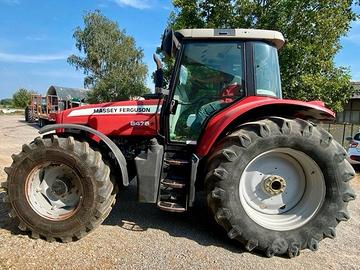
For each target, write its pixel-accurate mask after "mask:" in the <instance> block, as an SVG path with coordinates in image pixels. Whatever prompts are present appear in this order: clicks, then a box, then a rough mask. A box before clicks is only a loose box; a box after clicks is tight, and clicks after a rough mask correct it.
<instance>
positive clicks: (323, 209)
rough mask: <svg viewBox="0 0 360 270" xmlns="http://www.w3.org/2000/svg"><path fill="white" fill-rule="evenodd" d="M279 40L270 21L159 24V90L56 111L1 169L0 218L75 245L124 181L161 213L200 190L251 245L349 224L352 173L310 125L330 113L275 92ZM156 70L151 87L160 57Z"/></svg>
mask: <svg viewBox="0 0 360 270" xmlns="http://www.w3.org/2000/svg"><path fill="white" fill-rule="evenodd" d="M283 44H284V38H283V36H282V34H281V33H279V32H275V31H268V30H244V29H225V30H223V29H186V30H180V31H177V32H173V31H172V30H166V31H165V33H164V37H163V41H162V49H163V53H164V54H165V55H173V56H176V62H175V66H174V68H173V73H172V76H171V80H170V85H169V88H168V89H167V90H161V91H160V93H157V94H153V95H150V96H147V97H145V98H144V100H129V101H120V102H110V103H104V104H95V105H87V106H83V107H80V108H73V109H69V110H66V111H63V112H61V113H59V114H58V115H57V119H56V122H57V124H55V125H50V126H47V127H45V128H43V129H41V130H40V134H45V133H47V135H44V136H43V137H38V138H36V139H35V140H34V141H33V142H31V143H30V144H25V145H24V146H23V148H22V151H21V153H20V154H18V155H13V156H12V158H13V163H12V165H11V167H9V168H6V169H5V171H6V173H7V174H8V179H7V182H6V183H4V186H3V187H4V189H5V190H6V191H7V196H6V198H5V201H6V202H7V203H9V204H10V206H11V211H10V213H9V215H10V216H11V217H13V218H15V219H16V220H17V221H18V224H19V228H20V229H21V230H23V231H29V232H30V235H31V237H33V238H39V237H40V238H43V239H46V240H48V241H54V240H57V241H62V242H69V241H74V240H78V239H80V238H82V237H84V236H85V235H87V234H88V233H89V232H91V231H92V230H93V229H94V228H96V227H97V226H99V225H100V224H101V223H102V222H103V221H104V219H105V218H106V217H107V216H108V215H109V213H110V211H111V209H112V206H113V205H114V203H115V196H116V193H117V190H118V188H117V187H118V186H127V185H129V182H130V181H131V180H132V179H133V178H134V177H135V176H136V178H137V185H138V200H139V201H140V202H144V203H154V204H156V205H157V207H159V208H160V209H161V210H164V211H170V212H185V211H186V210H188V208H190V207H192V206H193V204H194V200H195V197H196V192H197V191H201V190H204V191H205V192H206V195H207V196H206V198H207V203H208V206H209V208H210V212H211V213H212V215H213V216H214V218H215V220H216V222H217V223H218V224H219V225H220V226H222V227H223V228H224V230H225V231H226V233H227V235H228V237H229V238H231V239H236V240H238V241H239V242H241V243H242V244H243V245H244V246H245V247H246V249H247V250H249V251H251V250H253V249H255V248H256V249H259V250H263V251H264V252H265V254H266V255H267V256H269V257H271V256H273V255H281V254H287V255H288V256H290V257H294V256H297V255H298V254H299V252H300V250H302V249H305V248H308V249H310V250H313V251H314V250H317V249H318V244H319V242H320V241H321V240H322V239H323V238H326V237H329V238H334V237H335V227H336V226H337V225H338V223H339V222H340V221H346V220H348V219H349V214H348V212H347V210H346V209H347V205H348V202H349V201H351V200H354V199H355V194H354V192H353V191H352V190H351V188H350V186H349V180H351V179H352V178H353V177H354V175H355V173H354V170H353V168H352V167H351V166H350V165H349V163H348V162H347V160H346V151H345V150H344V149H343V147H342V146H341V145H340V144H338V143H337V142H336V141H335V140H333V138H332V136H331V135H330V134H329V133H328V132H326V131H325V130H323V129H322V128H320V127H318V126H317V125H316V124H315V123H316V122H332V121H333V120H334V119H335V118H334V116H335V114H334V113H333V112H332V111H330V110H329V109H327V108H325V106H324V103H323V102H320V101H312V102H301V101H296V100H287V99H282V93H281V85H280V72H279V64H278V54H277V51H278V49H280V48H281V47H282V46H283ZM155 77H156V85H157V86H160V87H161V85H162V70H161V67H160V65H159V69H158V70H157V72H156V76H155ZM49 132H52V133H49Z"/></svg>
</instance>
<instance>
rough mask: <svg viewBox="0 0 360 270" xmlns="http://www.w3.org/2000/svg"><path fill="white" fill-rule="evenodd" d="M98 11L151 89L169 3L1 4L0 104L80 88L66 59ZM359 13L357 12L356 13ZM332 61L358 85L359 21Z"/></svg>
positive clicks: (13, 0)
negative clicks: (126, 41)
mask: <svg viewBox="0 0 360 270" xmlns="http://www.w3.org/2000/svg"><path fill="white" fill-rule="evenodd" d="M96 9H98V10H100V11H101V12H102V13H103V14H104V15H105V16H106V17H108V18H110V19H111V20H114V21H116V22H117V23H118V24H119V26H120V28H122V29H125V31H126V33H127V34H129V35H131V36H133V37H134V38H135V40H136V45H137V47H140V48H142V49H143V51H144V55H145V57H144V62H145V63H146V64H147V65H148V67H149V76H148V79H147V82H146V84H147V85H148V86H149V87H150V89H153V88H154V86H153V84H152V81H151V79H150V74H151V72H152V71H153V70H155V65H154V63H153V60H152V54H153V53H154V52H155V50H156V47H157V46H159V44H160V36H161V34H162V33H163V31H164V28H165V27H166V25H167V20H168V15H169V13H170V11H171V10H172V9H173V7H172V4H171V0H81V1H74V0H61V1H60V0H46V1H44V0H0V99H3V98H8V97H11V96H12V94H13V93H14V92H15V91H16V90H17V89H19V88H22V87H23V88H27V89H32V90H35V91H37V92H39V93H42V94H44V93H46V91H47V89H48V88H49V86H50V85H58V86H64V87H74V88H82V87H83V78H84V75H83V74H82V72H81V71H76V70H75V68H74V67H73V66H70V65H69V64H68V63H67V61H66V59H67V57H68V56H69V55H71V54H77V53H78V52H77V50H76V48H75V40H74V39H73V37H72V34H73V32H74V29H75V28H76V27H77V26H82V25H83V16H84V14H85V13H86V12H87V11H93V10H96ZM356 12H357V13H360V9H359V8H357V10H356ZM341 44H342V46H343V49H342V50H341V51H340V52H339V53H338V55H337V56H336V58H335V62H336V64H337V65H338V66H345V67H349V68H350V69H351V75H352V79H353V80H360V22H355V23H353V25H352V29H351V31H350V32H349V33H348V36H347V37H344V38H342V40H341Z"/></svg>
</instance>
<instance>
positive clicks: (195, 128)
mask: <svg viewBox="0 0 360 270" xmlns="http://www.w3.org/2000/svg"><path fill="white" fill-rule="evenodd" d="M243 53H244V50H243V43H242V42H228V41H219V42H214V41H211V42H206V41H204V42H193V43H185V44H184V48H183V54H182V58H181V65H180V70H179V75H178V78H177V81H176V86H175V94H174V97H173V99H174V100H176V101H177V104H178V105H177V108H176V112H175V114H173V115H171V116H170V123H169V126H170V138H171V140H173V141H182V142H183V141H188V140H190V141H196V140H197V139H198V137H199V135H200V133H201V130H202V129H203V126H204V124H205V122H206V120H207V119H208V118H209V116H211V115H213V114H214V113H216V112H217V111H219V110H221V109H222V108H224V107H225V106H227V105H229V104H230V103H232V102H234V101H235V100H238V99H239V98H241V97H244V96H245V92H244V79H243V66H244V64H243Z"/></svg>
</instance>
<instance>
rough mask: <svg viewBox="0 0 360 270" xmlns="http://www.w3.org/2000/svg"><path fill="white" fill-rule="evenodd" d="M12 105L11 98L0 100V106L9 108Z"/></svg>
mask: <svg viewBox="0 0 360 270" xmlns="http://www.w3.org/2000/svg"><path fill="white" fill-rule="evenodd" d="M12 104H13V100H12V99H11V98H5V99H2V100H0V105H3V106H10V105H12Z"/></svg>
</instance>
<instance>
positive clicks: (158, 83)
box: [153, 54, 164, 94]
mask: <svg viewBox="0 0 360 270" xmlns="http://www.w3.org/2000/svg"><path fill="white" fill-rule="evenodd" d="M153 58H154V62H155V64H156V71H155V72H154V82H155V93H156V94H159V93H161V89H162V87H163V86H164V71H163V69H162V64H161V61H160V59H159V57H157V56H156V54H153Z"/></svg>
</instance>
